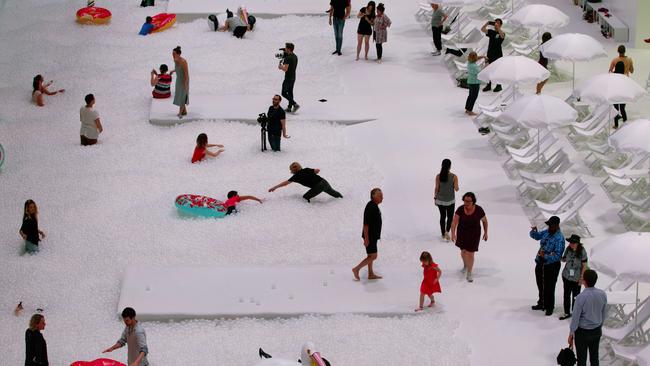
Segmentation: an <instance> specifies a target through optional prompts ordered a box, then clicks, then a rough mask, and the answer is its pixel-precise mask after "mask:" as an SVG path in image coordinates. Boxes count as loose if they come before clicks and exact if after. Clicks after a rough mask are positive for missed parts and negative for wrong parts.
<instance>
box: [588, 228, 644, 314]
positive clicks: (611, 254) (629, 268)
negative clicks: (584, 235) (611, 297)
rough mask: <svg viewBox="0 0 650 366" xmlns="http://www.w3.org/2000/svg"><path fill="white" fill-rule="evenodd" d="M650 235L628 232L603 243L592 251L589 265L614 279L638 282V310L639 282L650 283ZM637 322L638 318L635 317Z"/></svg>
mask: <svg viewBox="0 0 650 366" xmlns="http://www.w3.org/2000/svg"><path fill="white" fill-rule="evenodd" d="M649 244H650V233H637V232H627V233H625V234H620V235H614V236H612V237H611V238H609V239H607V240H604V241H602V242H601V243H599V244H598V245H596V246H595V247H594V248H593V249H592V250H591V258H589V265H590V266H592V267H594V268H596V269H598V270H599V271H601V272H604V273H606V274H608V275H609V276H612V277H617V278H621V279H626V280H632V281H636V283H637V285H636V301H637V303H636V308H637V309H638V308H639V282H650V266H648V258H650V245H649ZM634 319H635V322H636V316H635V317H634Z"/></svg>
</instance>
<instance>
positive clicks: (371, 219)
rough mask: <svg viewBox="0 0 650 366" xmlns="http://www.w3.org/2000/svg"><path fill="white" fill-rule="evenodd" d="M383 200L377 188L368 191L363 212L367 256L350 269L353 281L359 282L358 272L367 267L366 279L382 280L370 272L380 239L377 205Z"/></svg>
mask: <svg viewBox="0 0 650 366" xmlns="http://www.w3.org/2000/svg"><path fill="white" fill-rule="evenodd" d="M383 200H384V194H383V193H382V192H381V189H379V188H373V189H372V191H370V201H369V202H368V203H367V204H366V209H365V210H364V211H363V232H362V234H361V236H362V237H363V245H364V246H365V247H366V254H367V255H368V256H367V257H366V258H365V259H364V260H362V261H361V262H360V263H359V264H357V266H356V267H354V268H352V274H354V280H355V281H359V280H361V278H360V277H359V271H360V270H361V268H363V267H365V266H368V279H369V280H378V279H380V278H382V277H381V276H378V275H377V274H376V273H375V272H374V271H373V270H372V263H373V262H374V261H375V260H376V259H377V241H379V239H380V238H381V211H380V210H379V204H380V203H382V201H383Z"/></svg>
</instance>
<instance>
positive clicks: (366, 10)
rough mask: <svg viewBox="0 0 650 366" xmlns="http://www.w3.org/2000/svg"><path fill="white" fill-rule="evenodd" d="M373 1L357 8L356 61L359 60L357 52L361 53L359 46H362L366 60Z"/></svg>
mask: <svg viewBox="0 0 650 366" xmlns="http://www.w3.org/2000/svg"><path fill="white" fill-rule="evenodd" d="M375 16H376V14H375V2H374V1H369V2H368V5H366V6H364V7H363V8H361V10H359V13H358V14H357V18H359V26H358V27H357V59H356V60H357V61H359V53H361V46H362V45H363V46H364V50H365V59H366V60H368V50H369V49H370V44H369V42H370V36H371V35H372V27H373V25H374V24H375Z"/></svg>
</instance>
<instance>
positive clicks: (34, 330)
mask: <svg viewBox="0 0 650 366" xmlns="http://www.w3.org/2000/svg"><path fill="white" fill-rule="evenodd" d="M43 329H45V317H44V316H43V315H41V314H34V315H32V318H31V319H30V320H29V328H28V329H27V330H26V331H25V366H48V365H49V362H48V361H47V344H46V343H45V338H43V334H41V331H42V330H43Z"/></svg>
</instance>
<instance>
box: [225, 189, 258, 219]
mask: <svg viewBox="0 0 650 366" xmlns="http://www.w3.org/2000/svg"><path fill="white" fill-rule="evenodd" d="M246 200H253V201H257V202H259V203H262V200H261V199H259V198H257V197H255V196H240V195H239V193H237V191H230V192H228V199H227V200H226V202H224V203H223V207H225V208H227V209H228V212H226V215H230V214H231V213H233V212H236V211H237V204H238V203H239V202H241V201H246Z"/></svg>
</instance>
